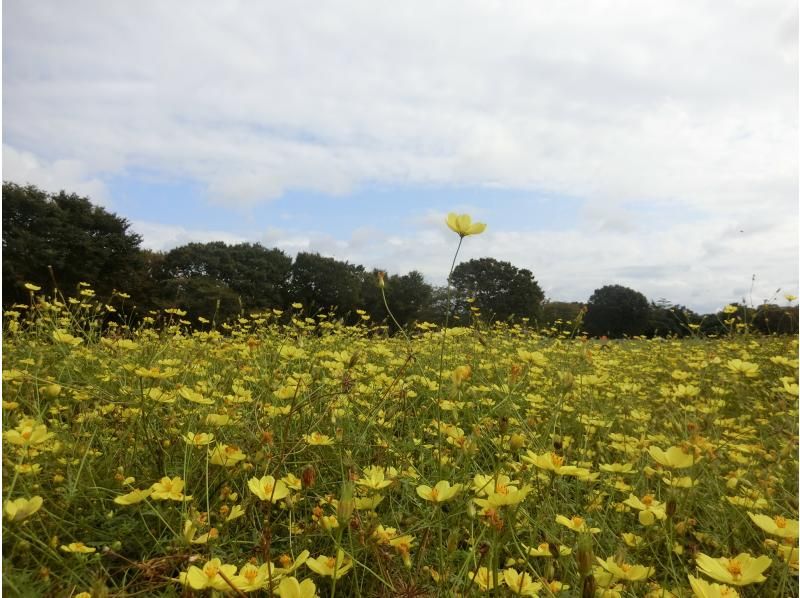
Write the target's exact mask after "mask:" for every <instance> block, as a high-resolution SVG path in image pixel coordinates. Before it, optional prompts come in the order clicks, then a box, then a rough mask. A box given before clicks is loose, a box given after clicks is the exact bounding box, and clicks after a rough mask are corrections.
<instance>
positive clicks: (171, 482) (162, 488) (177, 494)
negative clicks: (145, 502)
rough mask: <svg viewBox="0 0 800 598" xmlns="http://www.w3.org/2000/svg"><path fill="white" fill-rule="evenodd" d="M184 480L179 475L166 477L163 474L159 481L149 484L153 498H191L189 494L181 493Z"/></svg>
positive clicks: (178, 499)
mask: <svg viewBox="0 0 800 598" xmlns="http://www.w3.org/2000/svg"><path fill="white" fill-rule="evenodd" d="M183 486H184V481H183V480H182V479H181V478H180V477H179V476H175V477H174V478H171V479H170V478H168V477H166V476H164V477H163V478H161V481H160V482H156V483H155V484H153V485H152V486H150V490H151V494H150V496H152V497H153V500H177V501H181V502H182V501H187V500H191V499H192V497H191V496H184V494H183Z"/></svg>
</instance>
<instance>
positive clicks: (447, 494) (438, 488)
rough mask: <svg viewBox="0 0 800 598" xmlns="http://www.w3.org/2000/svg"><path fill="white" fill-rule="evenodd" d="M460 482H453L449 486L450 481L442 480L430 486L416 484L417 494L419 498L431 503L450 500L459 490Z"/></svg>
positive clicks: (461, 486)
mask: <svg viewBox="0 0 800 598" xmlns="http://www.w3.org/2000/svg"><path fill="white" fill-rule="evenodd" d="M461 488H463V485H462V484H454V485H453V486H450V482H448V481H447V480H442V481H440V482H436V485H435V486H434V487H433V488H431V487H430V486H425V485H424V484H423V485H422V486H417V494H418V495H419V496H420V498H422V499H424V500H427V501H430V502H432V503H441V502H445V501H448V500H450V499H451V498H453V497H454V496H455V495H456V494H458V493H459V492H461Z"/></svg>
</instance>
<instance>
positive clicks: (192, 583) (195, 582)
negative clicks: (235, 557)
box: [178, 559, 236, 592]
mask: <svg viewBox="0 0 800 598" xmlns="http://www.w3.org/2000/svg"><path fill="white" fill-rule="evenodd" d="M235 575H236V565H223V564H222V561H220V560H219V559H211V560H210V561H208V562H207V563H206V564H205V565H203V568H202V569H201V568H200V567H196V566H195V565H192V566H191V567H189V570H188V571H186V572H185V573H180V575H179V576H178V581H180V583H182V584H183V585H185V586H186V585H188V586H189V587H190V588H192V589H193V590H205V589H207V588H211V589H214V590H218V591H220V592H230V591H231V586H230V584H228V582H227V581H225V579H224V578H223V576H224V577H227V578H228V580H229V581H231V580H232V579H233V577H234V576H235Z"/></svg>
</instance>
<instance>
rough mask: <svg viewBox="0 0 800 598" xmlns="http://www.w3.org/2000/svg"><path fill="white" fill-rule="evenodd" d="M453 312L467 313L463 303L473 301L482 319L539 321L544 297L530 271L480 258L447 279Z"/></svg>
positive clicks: (462, 264) (463, 266) (459, 267)
mask: <svg viewBox="0 0 800 598" xmlns="http://www.w3.org/2000/svg"><path fill="white" fill-rule="evenodd" d="M450 282H451V283H452V285H453V290H454V297H455V302H456V312H457V313H460V314H462V315H464V314H466V312H467V299H470V298H472V299H474V300H475V302H474V306H475V307H477V308H478V309H479V310H480V311H481V314H482V315H483V317H484V318H487V319H489V320H500V321H504V320H508V319H509V318H511V317H512V316H513V317H516V318H530V319H534V318H539V316H540V315H541V307H540V306H541V303H542V301H543V300H544V293H543V292H542V289H541V288H540V287H539V283H537V282H536V280H535V279H534V277H533V274H532V273H531V271H530V270H526V269H524V268H522V269H520V268H517V267H515V266H513V265H512V264H510V263H509V262H503V261H499V260H496V259H493V258H481V259H474V260H469V261H468V262H462V263H460V264H459V265H458V266H456V267H455V269H454V270H453V274H452V275H451V277H450Z"/></svg>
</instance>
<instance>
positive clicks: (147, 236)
mask: <svg viewBox="0 0 800 598" xmlns="http://www.w3.org/2000/svg"><path fill="white" fill-rule="evenodd" d="M131 230H132V231H133V232H135V233H137V234H139V235H141V236H142V248H144V249H152V250H153V251H169V250H170V249H174V248H175V247H179V246H181V245H186V244H188V243H210V242H212V241H224V242H225V243H228V244H236V243H244V242H246V241H247V239H245V238H244V237H241V236H239V235H234V234H231V233H228V232H225V231H220V230H197V229H187V228H184V227H182V226H171V225H168V224H159V223H158V222H148V221H144V220H134V221H132V222H131Z"/></svg>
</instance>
